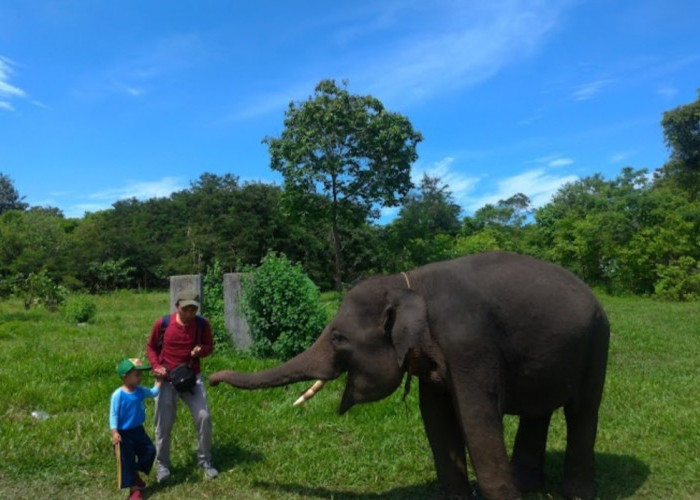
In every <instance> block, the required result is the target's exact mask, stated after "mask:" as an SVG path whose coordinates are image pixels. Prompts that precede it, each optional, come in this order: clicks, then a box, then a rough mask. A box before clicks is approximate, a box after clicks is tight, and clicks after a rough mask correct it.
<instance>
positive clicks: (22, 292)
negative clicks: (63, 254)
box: [13, 269, 68, 312]
mask: <svg viewBox="0 0 700 500" xmlns="http://www.w3.org/2000/svg"><path fill="white" fill-rule="evenodd" d="M13 292H14V294H15V295H16V296H18V297H21V298H22V299H23V301H24V308H25V309H29V308H31V307H35V306H38V305H43V306H44V307H46V309H48V310H49V311H51V312H55V311H56V310H57V309H58V306H60V305H62V304H64V303H65V302H66V296H67V295H68V291H67V290H66V289H65V288H64V287H63V286H61V285H59V284H58V283H56V282H55V281H54V280H53V279H51V277H50V276H49V274H48V272H47V271H46V270H45V269H42V270H41V271H39V272H38V273H29V274H28V275H27V276H26V277H25V276H18V277H17V279H16V280H15V283H14V287H13Z"/></svg>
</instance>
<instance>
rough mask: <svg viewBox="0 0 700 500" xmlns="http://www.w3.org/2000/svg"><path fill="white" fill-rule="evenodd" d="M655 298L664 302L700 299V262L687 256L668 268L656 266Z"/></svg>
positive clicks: (672, 263)
mask: <svg viewBox="0 0 700 500" xmlns="http://www.w3.org/2000/svg"><path fill="white" fill-rule="evenodd" d="M657 274H658V276H659V279H658V281H657V282H656V283H655V284H654V292H655V293H656V296H657V297H659V298H662V299H666V300H674V301H686V300H696V299H698V298H700V262H696V260H695V259H693V258H692V257H689V256H684V257H681V258H680V259H678V260H675V261H673V262H671V263H670V264H669V265H668V266H658V267H657Z"/></svg>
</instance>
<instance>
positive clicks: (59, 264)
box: [0, 98, 700, 300]
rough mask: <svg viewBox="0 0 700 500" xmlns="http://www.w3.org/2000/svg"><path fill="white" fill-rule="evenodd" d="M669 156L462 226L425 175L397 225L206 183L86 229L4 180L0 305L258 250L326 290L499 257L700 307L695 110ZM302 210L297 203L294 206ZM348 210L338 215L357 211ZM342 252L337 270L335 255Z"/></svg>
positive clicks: (142, 278) (446, 197) (268, 192)
mask: <svg viewBox="0 0 700 500" xmlns="http://www.w3.org/2000/svg"><path fill="white" fill-rule="evenodd" d="M661 125H662V129H663V130H662V133H663V135H664V139H665V142H666V145H667V146H668V148H669V151H670V156H669V159H668V161H667V163H666V164H665V165H663V166H662V167H661V168H659V169H658V170H656V171H654V172H649V171H647V170H644V169H635V168H633V167H625V168H623V169H622V170H621V171H620V172H619V174H618V175H617V176H616V177H615V178H613V179H605V178H603V177H602V176H601V175H599V174H596V175H593V176H590V177H586V178H583V179H580V180H578V181H576V182H573V183H569V184H566V185H564V186H563V187H561V188H560V189H559V190H558V192H557V193H556V194H555V195H554V197H553V198H552V200H551V201H550V202H549V203H548V204H547V205H545V206H542V207H540V208H537V209H534V210H533V209H532V207H531V203H530V200H529V199H528V198H527V196H525V195H523V194H522V193H513V196H511V197H510V198H508V199H504V200H501V201H499V202H498V203H497V204H493V205H486V206H484V207H482V208H480V209H479V210H477V211H476V212H475V213H473V214H470V215H466V216H464V215H463V213H462V208H461V207H460V206H459V205H458V204H457V203H455V201H454V198H453V195H452V193H451V192H450V190H449V186H446V185H444V184H443V183H442V181H441V179H439V178H435V177H429V176H424V177H423V179H422V180H421V182H420V184H419V185H417V186H414V187H413V189H411V190H410V191H409V192H408V193H407V194H406V195H405V196H403V197H402V198H401V205H400V208H399V211H398V215H397V216H396V218H395V219H394V220H393V221H392V222H390V223H388V224H386V225H379V224H377V223H375V222H374V219H373V218H372V217H370V216H368V214H369V212H367V211H363V210H360V207H356V208H357V210H356V212H355V213H357V214H358V216H357V217H354V218H353V217H346V218H344V219H337V220H334V221H332V222H331V221H330V220H329V219H323V218H318V217H315V216H314V215H315V214H319V213H324V212H328V211H333V210H335V208H334V207H333V206H332V203H331V201H330V200H329V199H328V198H327V197H324V196H322V195H321V194H313V193H307V198H306V199H305V203H304V204H303V207H305V208H300V204H299V203H298V202H297V203H289V196H285V194H288V193H285V189H288V188H289V187H288V185H283V186H279V185H276V184H266V183H262V182H244V183H241V182H240V180H239V179H238V177H236V176H235V175H234V174H233V173H231V174H225V175H215V174H212V173H204V174H202V175H201V176H200V177H199V178H198V179H196V180H194V181H192V182H191V184H190V186H189V187H188V188H187V189H184V190H181V191H178V192H175V193H173V194H171V195H170V196H168V197H164V198H153V199H149V200H145V201H143V200H137V199H128V200H122V201H118V202H116V203H114V205H113V206H112V207H111V208H109V209H107V210H102V211H98V212H94V213H88V214H86V215H85V216H84V217H82V218H66V217H64V216H63V214H62V213H61V211H60V210H58V209H56V208H51V207H33V206H28V205H27V204H26V203H24V201H23V200H24V198H23V197H22V196H21V193H18V192H17V190H16V189H15V187H14V185H13V184H12V180H11V179H10V178H9V177H8V176H7V175H5V174H2V173H1V172H0V297H2V296H6V295H8V294H10V293H12V290H13V289H14V288H16V287H17V286H18V283H21V282H22V280H27V279H28V277H30V276H36V275H37V274H39V273H41V274H42V275H43V276H45V277H46V278H48V279H51V280H53V281H54V282H56V283H59V284H61V285H62V286H64V287H66V288H68V289H70V290H85V291H90V292H99V291H105V290H113V289H117V288H134V289H135V288H158V287H164V286H167V283H168V281H167V280H168V277H169V276H170V275H175V274H189V273H204V272H206V270H207V268H208V267H209V266H211V265H213V264H214V263H217V264H218V265H220V266H221V268H222V269H223V270H224V271H227V272H235V271H238V270H241V269H243V267H244V266H246V265H256V264H258V263H259V262H260V261H261V259H262V258H263V257H264V256H265V255H266V254H267V253H268V252H271V251H273V252H279V253H283V254H285V255H286V256H287V257H288V259H289V260H291V261H293V262H299V263H300V264H301V266H302V268H303V269H304V270H305V272H306V273H307V274H308V275H309V277H310V278H311V279H312V280H313V281H314V282H315V283H316V284H317V285H318V286H319V287H320V288H321V289H322V290H329V289H332V288H334V287H335V286H336V284H337V283H336V277H337V276H338V275H339V274H338V269H336V266H340V272H341V273H342V281H343V283H344V284H345V285H351V284H352V283H354V282H356V281H357V280H359V279H362V278H364V277H367V276H369V275H372V274H377V273H388V272H397V271H402V270H406V269H410V268H412V267H415V266H418V265H421V264H425V263H428V262H432V261H436V260H441V259H447V258H452V257H456V256H460V255H466V254H471V253H475V252H479V251H484V250H492V249H503V250H509V251H514V252H519V253H524V254H529V255H533V256H536V257H539V258H542V259H545V260H548V261H552V262H557V263H560V264H562V265H563V266H565V267H566V268H568V269H570V270H571V271H573V272H574V273H576V274H577V275H578V276H580V277H581V278H582V279H583V280H585V281H586V282H587V283H588V284H589V285H591V286H594V287H598V288H600V289H604V290H605V291H607V292H610V293H616V294H624V293H632V294H640V295H654V294H656V295H658V296H661V297H664V298H669V299H673V300H693V299H697V298H700V197H699V196H698V195H699V193H700V98H699V99H698V100H697V101H695V102H693V103H691V104H688V105H685V106H680V107H678V108H675V109H673V110H671V111H667V112H666V113H664V116H663V119H662V122H661ZM297 201H298V200H297ZM353 208H354V205H353V204H352V200H350V201H349V202H348V204H347V206H346V207H345V208H344V210H346V212H347V213H349V214H352V213H353ZM336 243H338V244H340V245H342V259H336V258H334V256H335V255H336V254H335V253H334V252H335V250H338V249H335V248H334V246H335V245H336Z"/></svg>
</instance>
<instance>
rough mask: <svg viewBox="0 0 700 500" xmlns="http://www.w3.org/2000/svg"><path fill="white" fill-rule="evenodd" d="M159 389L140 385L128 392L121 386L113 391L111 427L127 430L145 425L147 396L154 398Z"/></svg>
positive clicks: (110, 410) (110, 413) (110, 415)
mask: <svg viewBox="0 0 700 500" xmlns="http://www.w3.org/2000/svg"><path fill="white" fill-rule="evenodd" d="M158 392H159V389H158V387H156V386H153V387H152V388H151V389H148V388H146V387H143V386H142V385H139V386H137V387H136V390H135V391H134V392H127V391H125V390H124V389H123V388H121V387H119V388H118V389H117V390H115V391H114V392H113V393H112V400H111V404H110V408H109V428H110V429H117V430H120V431H121V430H127V429H133V428H135V427H138V426H139V425H143V422H144V421H145V420H146V404H145V402H144V400H145V399H146V398H154V397H156V396H157V395H158Z"/></svg>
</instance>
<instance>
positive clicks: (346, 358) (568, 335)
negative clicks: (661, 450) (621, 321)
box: [210, 252, 610, 500]
mask: <svg viewBox="0 0 700 500" xmlns="http://www.w3.org/2000/svg"><path fill="white" fill-rule="evenodd" d="M609 335H610V334H609V325H608V320H607V318H606V316H605V312H604V311H603V309H602V307H601V305H600V304H599V303H598V301H597V300H596V299H595V297H594V296H593V294H592V292H591V291H590V289H589V288H588V287H587V286H586V285H585V284H584V283H583V282H581V281H580V280H579V279H578V278H576V277H575V276H574V275H573V274H571V273H570V272H568V271H566V270H564V269H562V268H561V267H559V266H557V265H553V264H550V263H546V262H542V261H539V260H536V259H533V258H530V257H525V256H520V255H515V254H511V253H505V252H488V253H483V254H478V255H471V256H467V257H462V258H459V259H455V260H451V261H445V262H437V263H434V264H429V265H426V266H423V267H419V268H417V269H414V270H412V271H410V272H407V273H400V274H396V275H390V276H377V277H373V278H370V279H367V280H365V281H363V282H361V283H360V284H358V285H357V286H355V287H354V288H353V289H352V290H350V291H349V292H348V293H347V295H346V296H345V298H344V299H343V302H342V303H341V305H340V308H339V310H338V313H337V315H336V316H335V318H334V319H333V320H332V321H331V322H330V324H328V326H326V328H325V329H324V331H323V332H322V333H321V335H320V337H319V338H318V339H317V340H316V342H315V343H314V344H313V345H312V346H311V347H310V348H309V349H307V350H306V351H304V352H303V353H301V354H299V355H298V356H296V357H295V358H293V359H291V360H289V361H288V362H286V363H284V364H282V365H280V366H277V367H275V368H272V369H269V370H265V371H262V372H258V373H243V372H236V371H230V370H224V371H220V372H218V373H215V374H213V375H212V376H211V377H210V382H211V384H212V385H216V384H218V383H219V382H227V383H229V384H231V385H233V386H235V387H239V388H242V389H261V388H267V387H275V386H280V385H285V384H290V383H293V382H298V381H302V380H313V379H320V380H331V379H334V378H337V377H338V376H339V375H340V374H341V373H344V372H347V384H346V387H345V391H344V394H343V397H342V401H341V403H340V413H344V412H345V411H347V410H348V409H349V408H350V407H352V406H353V405H355V404H357V403H363V402H367V401H375V400H378V399H381V398H385V397H387V396H388V395H390V394H391V393H392V392H394V391H395V390H396V389H397V388H398V387H399V385H400V384H401V381H402V378H403V376H404V375H405V374H406V373H408V374H409V375H411V376H415V377H417V378H418V379H419V400H420V410H421V414H422V417H423V422H424V426H425V431H426V434H427V436H428V440H429V442H430V446H431V448H432V452H433V459H434V461H435V468H436V471H437V477H438V480H439V482H440V484H441V486H442V489H443V490H444V492H445V494H446V495H448V496H450V497H451V498H453V497H464V498H469V497H470V496H471V488H470V485H469V480H468V477H467V466H466V451H465V450H466V449H468V450H469V456H470V458H471V461H472V463H473V466H474V470H475V474H476V479H477V483H478V486H479V490H480V493H481V495H482V496H483V497H486V498H489V499H493V500H508V499H514V498H521V492H524V491H529V490H533V489H537V488H540V487H542V486H543V483H544V459H545V446H546V439H547V430H548V427H549V421H550V417H551V415H552V412H553V411H554V410H555V409H557V408H560V407H563V408H564V416H565V419H566V426H567V444H566V453H565V459H564V470H563V478H562V488H563V493H564V495H566V496H568V497H580V498H591V497H593V496H594V495H595V483H594V477H593V462H594V455H593V447H594V443H595V437H596V431H597V425H598V407H599V405H600V401H601V394H602V391H603V384H604V380H605V369H606V365H607V354H608V340H609ZM504 414H512V415H519V416H520V421H519V427H518V431H517V435H516V439H515V444H514V448H513V453H512V456H511V460H510V462H509V460H508V455H507V452H506V448H505V444H504V439H503V415H504Z"/></svg>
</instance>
